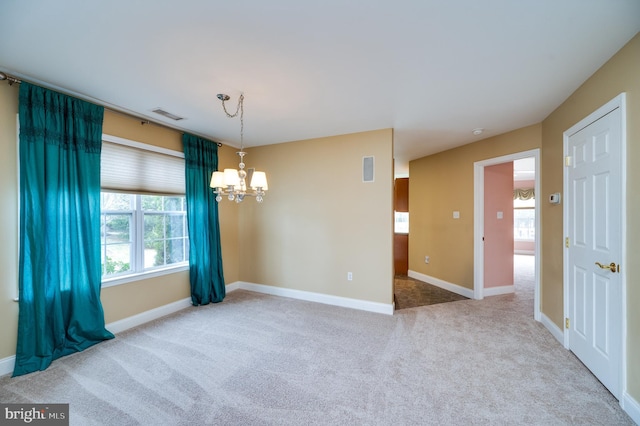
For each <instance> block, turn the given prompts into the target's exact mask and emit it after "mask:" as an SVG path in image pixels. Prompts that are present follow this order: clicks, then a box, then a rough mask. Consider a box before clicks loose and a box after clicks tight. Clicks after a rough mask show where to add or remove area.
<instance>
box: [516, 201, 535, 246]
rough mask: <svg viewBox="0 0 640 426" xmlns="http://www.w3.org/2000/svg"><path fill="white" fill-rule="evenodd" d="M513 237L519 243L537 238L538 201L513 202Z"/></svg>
mask: <svg viewBox="0 0 640 426" xmlns="http://www.w3.org/2000/svg"><path fill="white" fill-rule="evenodd" d="M513 237H514V239H515V240H518V241H534V240H535V238H536V200H535V199H533V198H531V199H529V200H521V199H515V200H513Z"/></svg>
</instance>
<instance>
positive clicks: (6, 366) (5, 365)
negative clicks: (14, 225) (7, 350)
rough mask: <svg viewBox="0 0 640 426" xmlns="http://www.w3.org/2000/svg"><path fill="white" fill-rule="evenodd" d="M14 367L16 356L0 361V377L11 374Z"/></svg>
mask: <svg viewBox="0 0 640 426" xmlns="http://www.w3.org/2000/svg"><path fill="white" fill-rule="evenodd" d="M15 365H16V356H15V355H11V356H8V357H6V358H2V359H0V377H2V376H6V375H7V374H12V373H13V368H14V367H15Z"/></svg>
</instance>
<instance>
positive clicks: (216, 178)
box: [209, 93, 269, 203]
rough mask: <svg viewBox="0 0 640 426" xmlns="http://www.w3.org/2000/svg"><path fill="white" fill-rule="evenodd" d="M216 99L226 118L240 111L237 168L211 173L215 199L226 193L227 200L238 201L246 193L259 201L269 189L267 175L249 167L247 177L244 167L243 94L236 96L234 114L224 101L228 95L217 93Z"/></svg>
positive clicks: (242, 198) (218, 200) (219, 198)
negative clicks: (238, 160) (238, 161)
mask: <svg viewBox="0 0 640 426" xmlns="http://www.w3.org/2000/svg"><path fill="white" fill-rule="evenodd" d="M218 99H220V100H221V101H222V109H223V110H224V113H225V114H226V115H227V117H228V118H234V117H237V116H238V113H240V151H238V152H236V154H238V156H240V164H238V170H236V169H224V172H220V171H215V172H213V174H212V175H211V184H210V185H209V186H211V188H213V189H214V191H213V192H214V193H215V194H216V201H217V202H220V201H221V200H222V196H223V195H226V196H227V198H228V199H229V201H234V200H235V202H236V203H240V202H241V201H242V200H244V197H246V196H247V195H249V196H251V197H256V201H257V202H259V203H261V202H262V200H263V197H264V195H265V191H266V190H268V189H269V187H268V186H267V175H266V174H265V172H259V171H257V170H253V169H249V171H250V173H251V176H249V177H247V172H246V170H245V169H244V156H245V155H247V153H246V152H244V151H243V149H242V148H243V144H244V95H240V98H238V106H237V107H236V112H235V113H234V114H229V112H228V111H227V107H226V105H225V102H226V101H228V100H229V95H225V94H222V93H221V94H219V95H218ZM247 179H249V180H250V183H249V187H250V188H251V189H250V191H247Z"/></svg>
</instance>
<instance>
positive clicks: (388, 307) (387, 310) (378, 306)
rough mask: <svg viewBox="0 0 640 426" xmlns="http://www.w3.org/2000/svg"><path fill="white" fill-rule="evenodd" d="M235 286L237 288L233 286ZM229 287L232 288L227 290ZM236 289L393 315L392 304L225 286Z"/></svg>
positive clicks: (256, 286)
mask: <svg viewBox="0 0 640 426" xmlns="http://www.w3.org/2000/svg"><path fill="white" fill-rule="evenodd" d="M236 284H237V286H235V285H236ZM230 286H234V287H233V288H232V289H231V290H229V287H230ZM237 288H241V289H243V290H249V291H255V292H256V293H264V294H271V295H273V296H282V297H289V298H291V299H298V300H306V301H308V302H316V303H324V304H325V305H333V306H341V307H343V308H351V309H359V310H361V311H369V312H376V313H379V314H386V315H393V309H394V306H393V304H386V303H379V302H370V301H367V300H360V299H350V298H348V297H340V296H332V295H329V294H322V293H313V292H310V291H302V290H294V289H291V288H283V287H274V286H271V285H263V284H254V283H248V282H244V281H238V282H235V283H233V284H230V285H228V286H227V291H233V290H235V289H237Z"/></svg>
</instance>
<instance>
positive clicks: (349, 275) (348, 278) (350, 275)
mask: <svg viewBox="0 0 640 426" xmlns="http://www.w3.org/2000/svg"><path fill="white" fill-rule="evenodd" d="M347 281H353V274H352V273H351V272H347Z"/></svg>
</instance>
